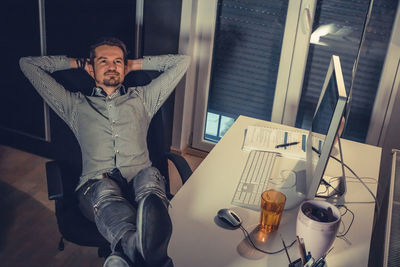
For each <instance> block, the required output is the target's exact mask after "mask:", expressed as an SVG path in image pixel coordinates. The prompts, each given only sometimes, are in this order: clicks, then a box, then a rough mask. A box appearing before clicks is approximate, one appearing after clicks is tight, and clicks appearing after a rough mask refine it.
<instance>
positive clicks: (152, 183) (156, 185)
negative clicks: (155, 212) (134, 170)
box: [132, 167, 166, 201]
mask: <svg viewBox="0 0 400 267" xmlns="http://www.w3.org/2000/svg"><path fill="white" fill-rule="evenodd" d="M132 184H133V190H134V193H135V200H136V201H138V200H139V199H141V198H143V197H144V196H145V195H147V194H149V193H155V194H157V195H158V196H160V197H162V198H164V196H165V193H166V192H165V191H166V180H165V178H164V176H162V175H161V173H160V171H159V170H158V169H156V168H154V167H148V168H145V169H143V170H141V171H140V172H139V173H138V174H137V175H136V176H135V177H134V178H133V181H132Z"/></svg>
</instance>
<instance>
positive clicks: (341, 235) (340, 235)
mask: <svg viewBox="0 0 400 267" xmlns="http://www.w3.org/2000/svg"><path fill="white" fill-rule="evenodd" d="M336 207H338V208H341V207H343V208H345V209H346V211H345V213H343V214H342V215H341V216H342V217H343V216H344V215H345V214H346V213H347V212H350V213H351V215H352V217H351V222H350V225H349V227H348V228H347V230H345V232H344V233H343V234H339V235H336V237H339V238H342V237H344V236H346V235H347V233H348V232H349V230H350V228H351V226H352V225H353V222H354V217H355V216H354V212H352V211H351V210H350V209H349V208H348V207H346V206H345V205H337V206H336ZM343 225H344V223H343Z"/></svg>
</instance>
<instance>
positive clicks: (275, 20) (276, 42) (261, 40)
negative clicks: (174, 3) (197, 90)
mask: <svg viewBox="0 0 400 267" xmlns="http://www.w3.org/2000/svg"><path fill="white" fill-rule="evenodd" d="M287 8H288V1H287V0H286V1H264V0H245V1H235V0H219V1H218V10H217V22H216V28H215V37H214V51H213V61H212V74H211V81H210V93H209V98H208V107H207V120H206V121H207V122H206V131H205V137H206V139H208V140H211V141H218V140H219V139H220V137H221V133H222V132H224V131H221V129H223V128H227V127H228V128H229V127H230V124H231V123H232V120H230V119H229V118H231V119H236V118H237V117H238V116H239V115H247V116H251V117H255V118H259V119H264V120H270V119H271V113H272V104H273V102H274V95H275V85H276V79H277V75H278V68H279V60H280V54H281V48H282V40H283V33H284V30H285V22H286V14H287ZM214 117H215V118H214ZM223 118H227V119H228V120H227V123H228V124H224V123H223V121H224V119H223Z"/></svg>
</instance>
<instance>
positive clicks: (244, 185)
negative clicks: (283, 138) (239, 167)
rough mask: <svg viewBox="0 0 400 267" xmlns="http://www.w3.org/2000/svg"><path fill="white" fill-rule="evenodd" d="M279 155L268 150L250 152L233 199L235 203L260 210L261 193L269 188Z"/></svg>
mask: <svg viewBox="0 0 400 267" xmlns="http://www.w3.org/2000/svg"><path fill="white" fill-rule="evenodd" d="M277 155H278V153H276V152H268V151H257V150H253V151H251V152H250V154H249V157H248V158H247V162H246V166H245V167H244V169H243V173H242V176H241V177H240V180H239V183H238V186H237V188H236V191H235V194H234V196H233V199H232V204H233V205H237V206H241V207H244V208H249V209H252V210H260V205H261V194H262V192H264V191H265V190H266V189H267V185H268V181H269V178H270V176H271V172H272V168H273V166H274V163H275V160H276V156H277Z"/></svg>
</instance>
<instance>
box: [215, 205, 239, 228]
mask: <svg viewBox="0 0 400 267" xmlns="http://www.w3.org/2000/svg"><path fill="white" fill-rule="evenodd" d="M217 215H218V218H219V219H220V220H222V221H223V222H225V223H227V224H229V225H230V226H232V227H235V228H236V227H239V226H240V225H241V224H242V220H241V219H240V218H239V215H237V214H236V213H235V212H234V211H233V210H230V209H220V210H219V211H218V214H217Z"/></svg>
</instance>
